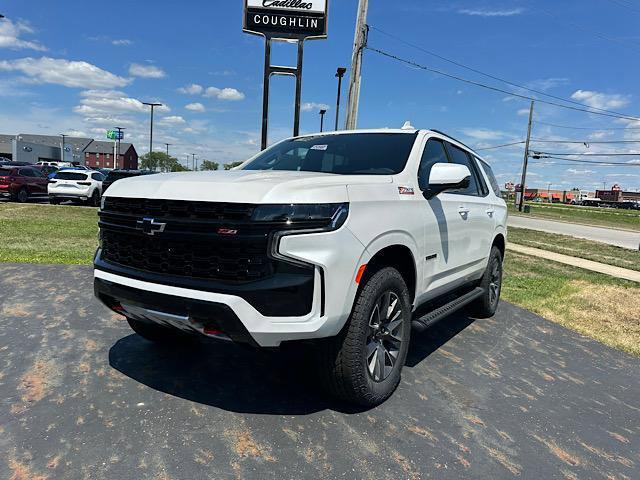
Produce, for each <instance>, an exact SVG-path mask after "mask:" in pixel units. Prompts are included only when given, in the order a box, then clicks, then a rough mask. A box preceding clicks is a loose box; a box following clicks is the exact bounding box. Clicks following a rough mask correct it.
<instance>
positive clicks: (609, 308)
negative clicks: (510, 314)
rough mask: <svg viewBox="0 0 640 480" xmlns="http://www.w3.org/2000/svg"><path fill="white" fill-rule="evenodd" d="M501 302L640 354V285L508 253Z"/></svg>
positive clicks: (612, 345) (615, 346) (629, 351)
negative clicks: (502, 300)
mask: <svg viewBox="0 0 640 480" xmlns="http://www.w3.org/2000/svg"><path fill="white" fill-rule="evenodd" d="M502 298H503V299H504V300H506V301H508V302H511V303H513V304H515V305H518V306H520V307H523V308H525V309H527V310H530V311H532V312H534V313H537V314H538V315H540V316H542V317H545V318H547V319H548V320H551V321H553V322H556V323H559V324H560V325H563V326H565V327H567V328H569V329H571V330H575V331H577V332H578V333H581V334H583V335H585V336H588V337H591V338H594V339H596V340H598V341H600V342H602V343H604V344H606V345H609V346H611V347H614V348H618V349H620V350H623V351H625V352H628V353H631V354H633V355H638V356H640V286H639V285H638V284H637V283H634V282H628V281H625V280H618V279H616V278H614V277H610V276H607V275H602V274H599V273H591V272H588V271H586V270H582V269H579V268H575V267H571V266H568V265H563V264H560V263H556V262H552V261H549V260H543V259H540V258H535V257H529V256H527V255H521V254H518V253H514V252H508V253H507V258H506V263H505V279H504V288H503V290H502Z"/></svg>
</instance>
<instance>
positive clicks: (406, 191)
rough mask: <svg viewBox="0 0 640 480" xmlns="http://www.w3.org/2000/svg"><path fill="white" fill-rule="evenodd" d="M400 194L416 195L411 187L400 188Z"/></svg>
mask: <svg viewBox="0 0 640 480" xmlns="http://www.w3.org/2000/svg"><path fill="white" fill-rule="evenodd" d="M398 193H399V194H400V195H414V192H413V188H411V187H398Z"/></svg>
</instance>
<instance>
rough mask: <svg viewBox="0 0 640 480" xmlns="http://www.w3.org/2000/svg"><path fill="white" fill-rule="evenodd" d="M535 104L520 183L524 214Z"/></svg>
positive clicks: (520, 207) (530, 112)
mask: <svg viewBox="0 0 640 480" xmlns="http://www.w3.org/2000/svg"><path fill="white" fill-rule="evenodd" d="M534 104H535V102H534V101H533V100H531V108H530V109H529V127H528V128H527V142H526V145H525V147H524V164H523V165H522V180H521V182H520V188H521V190H522V193H521V194H520V204H519V205H518V210H519V211H521V212H522V209H523V207H524V196H525V193H526V192H527V186H526V184H527V167H528V166H529V144H530V143H531V129H532V128H533V106H534Z"/></svg>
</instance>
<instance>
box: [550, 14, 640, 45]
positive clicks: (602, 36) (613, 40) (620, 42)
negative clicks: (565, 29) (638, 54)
mask: <svg viewBox="0 0 640 480" xmlns="http://www.w3.org/2000/svg"><path fill="white" fill-rule="evenodd" d="M538 10H540V11H541V12H542V13H544V14H545V15H547V16H549V17H551V18H554V19H555V20H557V21H558V23H561V24H566V25H571V26H572V27H574V28H577V29H579V30H582V31H585V32H589V33H591V34H593V35H595V36H596V37H598V38H601V39H603V40H607V41H609V42H613V43H617V44H618V45H622V46H623V47H627V48H633V49H634V50H636V51H637V49H638V48H639V47H640V45H638V44H637V43H627V42H623V41H622V40H619V39H617V38H613V37H609V36H607V35H605V34H604V33H601V32H599V31H597V30H593V29H591V28H588V27H585V26H584V25H580V24H579V23H575V22H570V21H568V20H564V19H560V18H558V17H557V16H556V15H554V14H553V13H551V12H549V11H547V10H545V9H543V8H540V7H538Z"/></svg>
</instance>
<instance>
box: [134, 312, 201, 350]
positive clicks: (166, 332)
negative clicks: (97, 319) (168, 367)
mask: <svg viewBox="0 0 640 480" xmlns="http://www.w3.org/2000/svg"><path fill="white" fill-rule="evenodd" d="M126 318H127V323H129V326H130V327H131V329H132V330H133V331H134V332H136V333H137V334H138V335H140V336H141V337H142V338H144V339H145V340H149V341H150V342H153V343H157V344H159V345H175V346H179V345H180V344H184V343H185V340H190V339H192V337H191V336H189V335H188V334H186V333H183V332H181V331H179V330H176V329H173V328H166V327H162V326H160V325H155V324H153V323H148V322H142V321H140V320H136V319H134V318H129V317H126Z"/></svg>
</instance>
